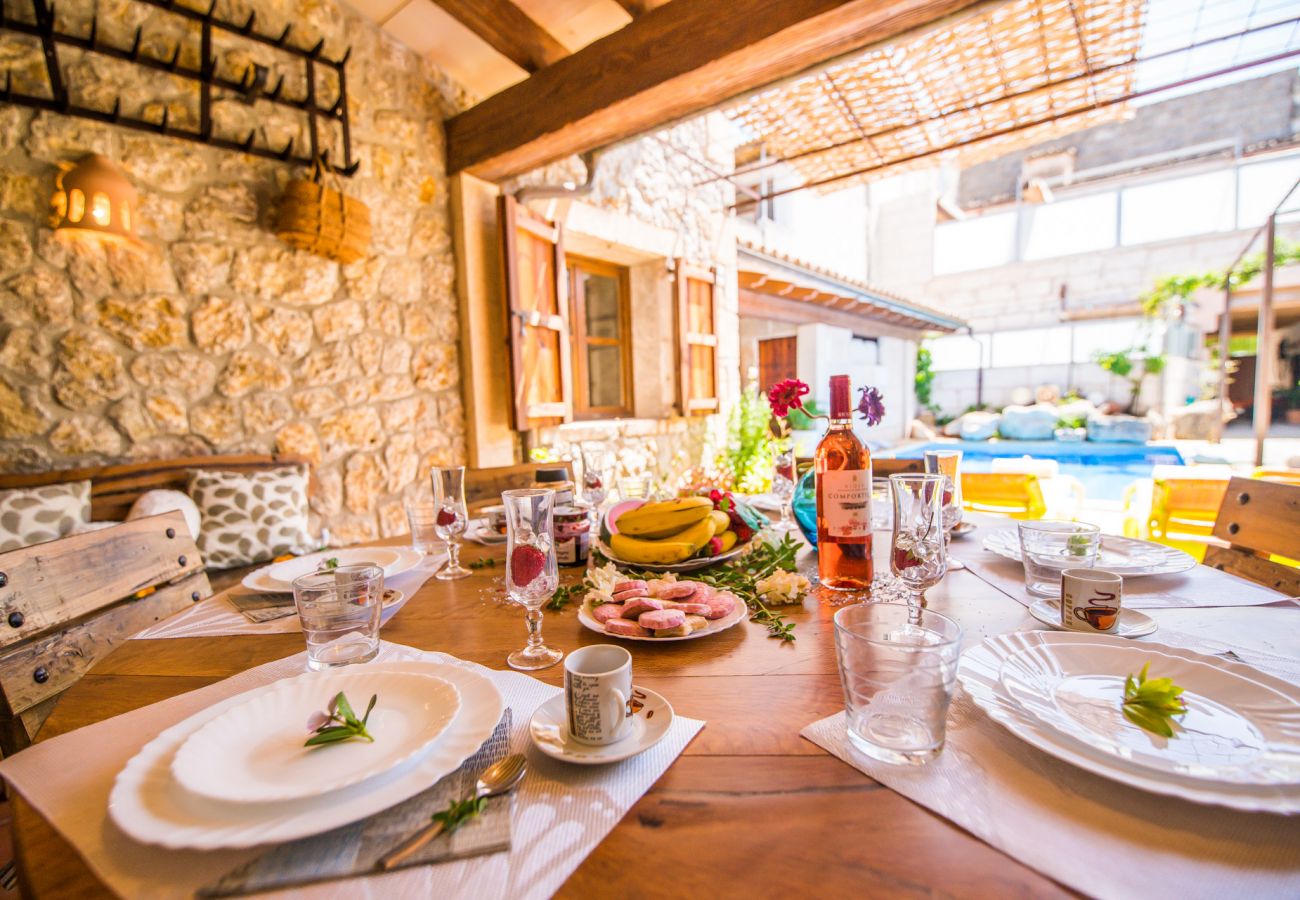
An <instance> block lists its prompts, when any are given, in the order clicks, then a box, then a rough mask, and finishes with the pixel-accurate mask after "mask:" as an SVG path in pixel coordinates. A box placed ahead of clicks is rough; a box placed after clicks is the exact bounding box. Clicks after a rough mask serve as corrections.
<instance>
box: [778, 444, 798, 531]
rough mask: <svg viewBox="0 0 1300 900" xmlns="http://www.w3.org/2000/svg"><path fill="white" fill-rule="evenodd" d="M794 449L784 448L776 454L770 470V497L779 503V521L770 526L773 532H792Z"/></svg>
mask: <svg viewBox="0 0 1300 900" xmlns="http://www.w3.org/2000/svg"><path fill="white" fill-rule="evenodd" d="M794 481H795V478H794V448H793V447H786V448H785V449H783V450H780V451H779V452H778V453H777V454H776V459H775V460H774V461H773V469H772V495H773V496H774V497H776V498H777V499H778V500H780V501H781V520H780V521H779V522H777V523H776V524H775V525H773V526H772V528H773V530H775V531H794V530H795V528H796V527H798V526H796V525H795V522H794V518H793V517H792V516H791V505H792V504H793V503H794Z"/></svg>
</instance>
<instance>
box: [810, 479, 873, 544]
mask: <svg viewBox="0 0 1300 900" xmlns="http://www.w3.org/2000/svg"><path fill="white" fill-rule="evenodd" d="M819 477H820V478H821V496H822V504H823V506H824V507H825V508H824V509H823V510H822V518H823V519H825V520H826V534H827V536H828V537H833V538H861V537H866V536H867V535H869V534H871V470H870V469H850V470H835V469H832V470H831V471H829V472H823V473H821V475H820V476H819Z"/></svg>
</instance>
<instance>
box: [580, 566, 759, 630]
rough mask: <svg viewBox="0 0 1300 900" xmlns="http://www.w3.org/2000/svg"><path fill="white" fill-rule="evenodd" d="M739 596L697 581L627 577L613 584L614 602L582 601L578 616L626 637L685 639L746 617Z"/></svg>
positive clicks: (595, 627) (588, 623) (593, 626)
mask: <svg viewBox="0 0 1300 900" xmlns="http://www.w3.org/2000/svg"><path fill="white" fill-rule="evenodd" d="M747 612H748V610H747V609H746V607H745V604H744V603H743V602H741V600H740V598H739V597H737V596H736V595H735V594H733V593H731V592H730V591H721V590H718V589H716V588H714V587H712V586H710V585H707V584H705V583H703V582H701V581H670V580H665V579H659V578H654V579H650V580H649V581H641V580H640V579H629V580H627V581H620V582H618V583H617V584H616V585H615V586H614V593H613V602H611V603H599V604H596V603H593V602H592V601H591V600H586V601H584V602H583V604H582V607H581V608H580V609H579V610H578V621H579V622H581V623H582V624H583V625H584V626H586V627H587V628H590V629H591V630H592V631H595V632H599V633H600V634H604V635H608V636H610V637H616V638H622V639H623V640H628V641H689V640H692V639H693V638H701V637H706V636H708V635H710V634H717V633H718V632H719V631H725V630H726V629H728V628H730V627H731V626H732V625H735V624H736V623H737V622H739V621H741V620H742V619H744V618H745V616H746V613H747Z"/></svg>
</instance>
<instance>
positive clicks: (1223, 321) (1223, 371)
mask: <svg viewBox="0 0 1300 900" xmlns="http://www.w3.org/2000/svg"><path fill="white" fill-rule="evenodd" d="M1223 281H1224V287H1223V312H1222V313H1221V314H1220V316H1219V419H1218V421H1217V422H1215V423H1214V443H1216V444H1219V443H1222V442H1223V429H1224V428H1225V427H1226V422H1227V417H1228V409H1229V407H1230V404H1231V401H1230V400H1229V399H1228V358H1229V357H1228V344H1229V342H1230V341H1231V340H1232V272H1231V271H1229V272H1228V273H1227V275H1226V276H1224V279H1223Z"/></svg>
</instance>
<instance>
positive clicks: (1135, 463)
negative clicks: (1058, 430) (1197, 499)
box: [886, 441, 1185, 500]
mask: <svg viewBox="0 0 1300 900" xmlns="http://www.w3.org/2000/svg"><path fill="white" fill-rule="evenodd" d="M926 450H960V451H962V460H961V464H962V469H963V470H964V471H967V472H990V471H992V468H993V460H994V459H1005V458H1008V457H1009V458H1013V459H1015V458H1019V457H1021V456H1033V457H1036V458H1038V459H1054V460H1056V462H1057V465H1059V466H1060V469H1061V474H1062V475H1073V476H1074V477H1075V478H1077V479H1079V481H1080V482H1082V483H1083V486H1084V488H1085V489H1086V490H1087V492H1088V499H1089V500H1121V499H1123V497H1124V488H1126V487H1128V485H1130V484H1132V483H1133V482H1134V481H1136V480H1137V479H1139V478H1150V477H1151V467H1152V466H1157V465H1165V466H1181V465H1185V462H1184V460H1183V457H1182V455H1181V454H1180V453H1179V452H1178V450H1177V449H1176V448H1174V447H1164V446H1153V445H1150V444H1147V445H1142V444H1114V443H1099V442H1096V443H1095V442H1093V441H1084V442H1082V443H1078V444H1065V443H1058V442H1057V441H944V442H942V443H933V444H918V445H916V446H915V447H906V448H904V449H901V450H898V451H897V452H895V453H891V454H886V455H889V456H893V457H896V458H898V459H921V458H922V457H923V456H924V455H925V451H926Z"/></svg>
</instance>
